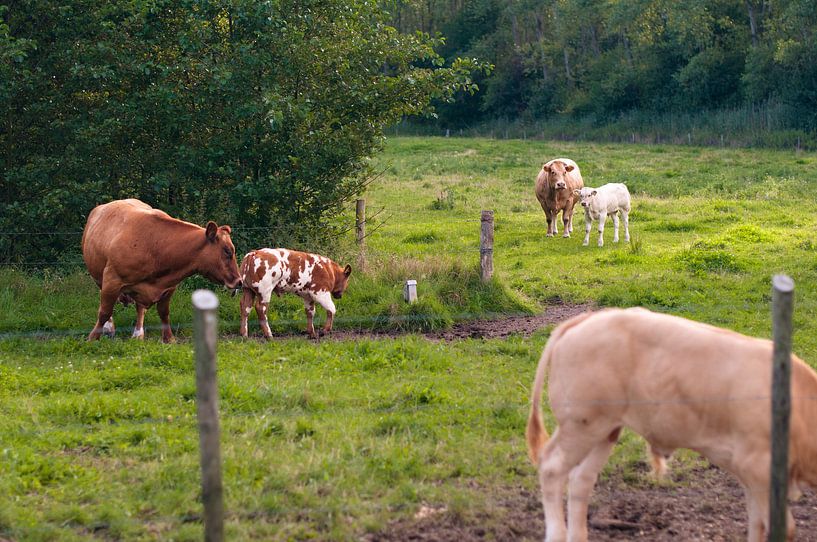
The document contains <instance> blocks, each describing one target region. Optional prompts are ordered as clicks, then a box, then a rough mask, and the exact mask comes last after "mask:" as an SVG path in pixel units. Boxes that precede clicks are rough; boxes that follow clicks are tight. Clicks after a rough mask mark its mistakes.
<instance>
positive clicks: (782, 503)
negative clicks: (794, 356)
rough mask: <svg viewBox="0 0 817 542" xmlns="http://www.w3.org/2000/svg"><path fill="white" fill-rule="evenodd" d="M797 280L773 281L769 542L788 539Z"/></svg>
mask: <svg viewBox="0 0 817 542" xmlns="http://www.w3.org/2000/svg"><path fill="white" fill-rule="evenodd" d="M793 294H794V281H793V280H792V279H791V278H789V277H788V276H786V275H775V276H774V277H773V278H772V332H773V335H774V350H773V354H772V466H771V468H772V471H771V478H770V480H771V488H770V492H769V539H768V540H769V542H784V541H785V540H786V498H787V496H788V489H789V488H788V482H789V419H790V415H791V341H792V339H791V336H792V323H791V319H792V307H793V305H794V299H793V297H794V295H793Z"/></svg>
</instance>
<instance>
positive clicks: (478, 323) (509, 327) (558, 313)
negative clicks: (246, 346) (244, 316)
mask: <svg viewBox="0 0 817 542" xmlns="http://www.w3.org/2000/svg"><path fill="white" fill-rule="evenodd" d="M596 308H597V307H596V306H595V305H593V304H591V303H582V304H576V305H572V304H566V303H557V304H551V305H548V306H547V307H546V308H545V310H544V311H543V312H542V313H540V314H533V315H525V316H502V317H498V318H492V319H485V320H466V321H463V322H458V323H456V324H454V325H453V326H452V327H451V329H447V330H443V331H429V332H425V333H422V332H412V333H414V334H416V335H422V336H423V337H426V338H428V339H431V340H446V341H450V340H456V339H468V338H479V339H501V338H502V337H507V336H508V335H513V334H521V335H530V334H532V333H534V332H535V331H538V330H539V329H542V328H543V327H547V326H549V325H553V324H558V323H559V322H562V321H564V320H567V319H568V318H570V317H572V316H575V315H577V314H581V313H583V312H585V311H590V310H594V309H596ZM407 334H408V333H406V332H404V331H369V330H344V329H339V330H335V331H333V332H332V334H331V335H330V336H328V337H322V338H321V340H335V341H346V340H353V339H362V338H373V339H383V338H389V337H400V336H403V335H407ZM228 336H231V335H228ZM250 336H251V337H252V338H255V339H261V337H260V335H259V334H258V330H257V329H252V330H251V333H250ZM293 336H306V335H305V333H303V332H295V333H292V332H285V333H273V338H281V337H293ZM231 337H237V336H231Z"/></svg>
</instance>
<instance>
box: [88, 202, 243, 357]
mask: <svg viewBox="0 0 817 542" xmlns="http://www.w3.org/2000/svg"><path fill="white" fill-rule="evenodd" d="M230 233H231V231H230V226H220V227H219V226H218V225H217V224H216V223H215V222H208V223H207V227H206V228H202V227H201V226H197V225H195V224H191V223H189V222H184V221H182V220H177V219H175V218H172V217H170V216H169V215H168V214H167V213H165V212H163V211H160V210H158V209H153V208H152V207H150V206H149V205H147V204H146V203H142V202H141V201H139V200H137V199H126V200H118V201H112V202H110V203H106V204H104V205H99V206H97V207H95V208H94V209H93V210H92V211H91V213H90V214H89V215H88V221H87V223H86V224H85V230H84V231H83V233H82V257H83V259H84V260H85V265H86V267H87V268H88V272H89V273H90V274H91V276H92V277H93V278H94V280H95V281H96V283H97V285H98V286H99V288H100V290H101V291H100V301H99V314H98V316H97V322H96V325H95V326H94V329H93V331H91V334H90V335H88V340H89V341H93V340H95V339H98V338H99V337H100V336H101V335H102V334H103V333H105V334H108V335H111V336H113V334H114V332H115V330H114V325H113V307H114V304H115V303H116V302H117V300H119V301H121V302H123V303H124V304H128V303H130V302H135V303H136V326H135V327H134V330H133V336H134V337H136V338H140V339H141V338H143V337H144V335H145V330H144V321H145V311H146V310H147V309H148V308H149V307H150V306H152V305H153V304H156V310H157V311H158V313H159V317H160V318H161V320H162V340H163V341H164V342H170V341H172V340H173V332H172V331H171V329H170V298H171V297H172V296H173V292H175V291H176V287H177V286H178V285H179V283H180V282H181V281H182V280H183V279H185V278H187V277H189V276H190V275H193V274H196V273H198V274H200V275H203V276H204V277H206V278H208V279H209V280H211V281H213V282H215V283H219V284H224V285H225V286H226V287H227V288H237V287H238V286H239V283H240V281H239V276H238V264H237V263H236V259H235V247H234V246H233V242H232V240H231V239H230Z"/></svg>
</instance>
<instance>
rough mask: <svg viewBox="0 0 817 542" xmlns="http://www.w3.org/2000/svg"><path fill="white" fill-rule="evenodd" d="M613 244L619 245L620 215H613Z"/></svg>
mask: <svg viewBox="0 0 817 542" xmlns="http://www.w3.org/2000/svg"><path fill="white" fill-rule="evenodd" d="M613 242H614V243H618V213H613Z"/></svg>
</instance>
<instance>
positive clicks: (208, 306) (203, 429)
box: [193, 290, 224, 542]
mask: <svg viewBox="0 0 817 542" xmlns="http://www.w3.org/2000/svg"><path fill="white" fill-rule="evenodd" d="M193 309H194V311H193V312H194V318H193V341H194V345H195V352H196V413H197V416H198V420H199V447H200V451H201V500H202V504H203V505H204V540H205V541H206V542H222V541H223V540H224V501H223V497H222V484H221V451H220V450H219V436H220V435H219V433H220V431H219V422H218V386H217V384H216V323H217V311H218V298H217V297H216V295H215V294H214V293H213V292H211V291H210V290H196V291H195V292H193Z"/></svg>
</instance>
